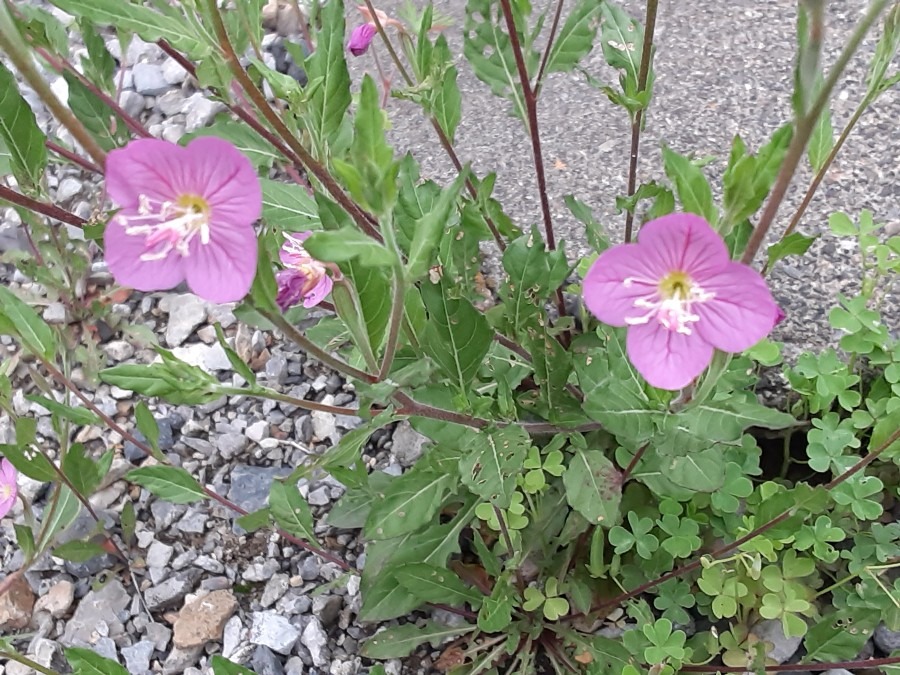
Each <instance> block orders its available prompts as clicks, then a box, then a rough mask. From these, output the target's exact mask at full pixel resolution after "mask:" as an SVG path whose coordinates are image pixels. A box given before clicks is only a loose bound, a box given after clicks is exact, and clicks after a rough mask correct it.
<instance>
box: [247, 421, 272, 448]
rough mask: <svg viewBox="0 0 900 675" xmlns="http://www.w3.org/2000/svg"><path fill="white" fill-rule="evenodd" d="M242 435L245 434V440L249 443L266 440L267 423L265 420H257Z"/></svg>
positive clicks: (267, 433) (267, 432) (267, 434)
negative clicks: (247, 439) (248, 440)
mask: <svg viewBox="0 0 900 675" xmlns="http://www.w3.org/2000/svg"><path fill="white" fill-rule="evenodd" d="M244 433H245V434H247V438H249V439H250V440H251V441H253V442H254V443H259V442H260V441H261V440H262V439H264V438H268V436H269V423H268V422H266V421H265V420H259V421H257V422H254V423H253V424H251V425H250V426H249V427H247V430H246V431H245V432H244Z"/></svg>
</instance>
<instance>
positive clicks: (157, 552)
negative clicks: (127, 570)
mask: <svg viewBox="0 0 900 675" xmlns="http://www.w3.org/2000/svg"><path fill="white" fill-rule="evenodd" d="M174 552H175V548H174V547H173V546H169V545H168V544H164V543H162V542H161V541H154V542H153V543H152V544H151V545H150V548H149V549H147V556H146V558H145V560H146V562H147V566H148V567H165V566H166V565H168V564H169V561H170V560H171V559H172V554H173V553H174Z"/></svg>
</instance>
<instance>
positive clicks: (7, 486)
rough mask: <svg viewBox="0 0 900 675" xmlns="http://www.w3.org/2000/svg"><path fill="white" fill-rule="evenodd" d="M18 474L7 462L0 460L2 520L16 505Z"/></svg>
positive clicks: (0, 507)
mask: <svg viewBox="0 0 900 675" xmlns="http://www.w3.org/2000/svg"><path fill="white" fill-rule="evenodd" d="M18 478H19V472H18V471H16V468H15V467H14V466H13V465H12V464H10V463H9V460H8V459H6V458H4V459H0V518H3V517H4V516H5V515H6V514H7V513H9V512H10V511H11V510H12V507H13V504H15V503H16V495H17V494H18V493H19V488H18V485H17V484H16V480H17V479H18Z"/></svg>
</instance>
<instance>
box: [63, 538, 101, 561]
mask: <svg viewBox="0 0 900 675" xmlns="http://www.w3.org/2000/svg"><path fill="white" fill-rule="evenodd" d="M106 552H107V551H106V549H105V548H103V547H102V546H100V544H97V543H95V542H93V541H68V542H66V543H65V544H62V545H60V546H57V547H56V548H55V549H53V556H54V557H55V558H62V559H63V560H71V561H72V562H77V563H78V562H87V561H88V560H91V559H92V558H96V557H97V556H101V555H103V554H105V553H106Z"/></svg>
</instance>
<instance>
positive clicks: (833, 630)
mask: <svg viewBox="0 0 900 675" xmlns="http://www.w3.org/2000/svg"><path fill="white" fill-rule="evenodd" d="M879 619H880V617H879V612H878V611H877V610H864V609H855V610H853V612H852V614H851V613H850V612H848V611H847V610H842V611H836V612H831V613H830V614H826V615H825V616H823V617H821V618H820V619H819V620H818V621H816V622H815V623H814V624H813V625H812V626H811V627H810V629H809V632H807V634H806V637H805V638H804V640H803V646H804V648H805V649H806V656H804V657H803V659H802V661H801V663H822V662H826V663H827V662H829V661H832V662H833V661H850V660H852V659H854V658H856V656H857V655H858V654H859V652H860V650H861V649H862V648H863V645H865V644H866V642H868V640H869V638H870V637H872V633H873V632H874V631H875V626H877V625H878V621H879Z"/></svg>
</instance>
